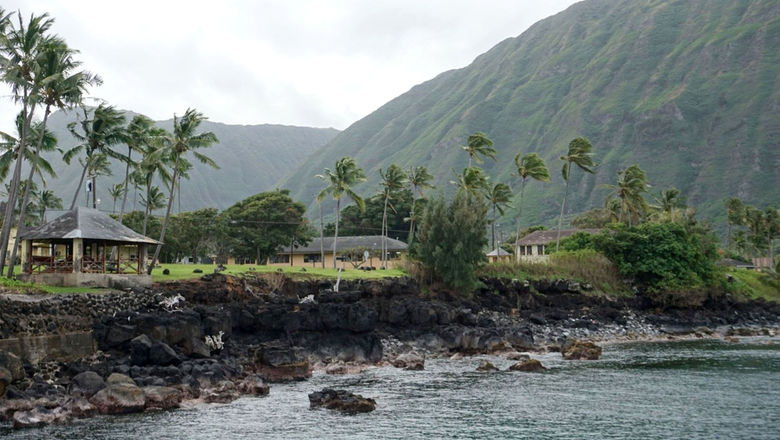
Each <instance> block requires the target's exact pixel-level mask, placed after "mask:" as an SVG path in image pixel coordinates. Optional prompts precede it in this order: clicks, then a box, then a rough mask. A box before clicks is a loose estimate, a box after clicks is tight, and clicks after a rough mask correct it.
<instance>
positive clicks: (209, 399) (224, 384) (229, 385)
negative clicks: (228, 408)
mask: <svg viewBox="0 0 780 440" xmlns="http://www.w3.org/2000/svg"><path fill="white" fill-rule="evenodd" d="M200 397H202V398H203V401H204V402H206V403H230V402H232V401H234V400H236V399H238V398H239V392H238V389H237V388H236V384H234V383H233V382H231V381H229V380H222V381H220V382H218V383H217V385H216V386H215V387H213V388H209V389H207V390H205V391H202V392H201V393H200Z"/></svg>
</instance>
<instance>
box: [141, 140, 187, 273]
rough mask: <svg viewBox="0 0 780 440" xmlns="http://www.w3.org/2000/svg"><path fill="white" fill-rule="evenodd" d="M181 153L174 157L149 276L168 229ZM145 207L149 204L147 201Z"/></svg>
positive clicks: (148, 271)
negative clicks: (171, 176) (166, 201)
mask: <svg viewBox="0 0 780 440" xmlns="http://www.w3.org/2000/svg"><path fill="white" fill-rule="evenodd" d="M180 154H181V153H179V154H177V155H176V161H175V162H174V164H173V178H172V179H171V193H170V197H168V208H167V209H166V210H165V220H163V224H162V231H160V244H158V245H157V248H156V249H155V250H154V257H152V264H151V265H150V266H149V269H148V270H147V272H146V273H148V274H149V275H151V274H152V269H154V265H155V264H156V263H157V257H159V256H160V249H162V244H163V242H164V241H165V230H166V229H167V228H168V218H169V217H170V216H171V206H172V205H173V192H174V191H175V190H176V179H178V178H179V156H180ZM146 204H147V205H148V204H149V202H148V201H147V203H146Z"/></svg>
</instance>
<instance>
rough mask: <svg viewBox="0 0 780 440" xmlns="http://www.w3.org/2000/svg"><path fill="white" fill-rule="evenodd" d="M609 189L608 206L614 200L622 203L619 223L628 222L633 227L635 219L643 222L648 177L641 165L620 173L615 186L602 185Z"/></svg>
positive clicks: (645, 210)
mask: <svg viewBox="0 0 780 440" xmlns="http://www.w3.org/2000/svg"><path fill="white" fill-rule="evenodd" d="M602 187H603V188H606V189H609V190H610V194H609V195H608V196H607V201H606V204H607V205H608V204H609V202H610V201H611V200H613V199H616V200H619V201H620V217H619V218H618V221H621V222H622V221H628V226H631V224H632V220H633V219H634V218H636V219H637V221H641V219H642V217H643V215H644V214H645V212H647V202H646V201H645V198H644V196H643V193H645V192H647V188H648V187H649V185H648V184H647V175H646V174H645V172H644V171H643V170H642V169H641V168H639V165H636V164H634V165H631V166H629V167H628V168H626V169H625V170H622V171H618V175H617V182H616V183H615V184H614V185H602Z"/></svg>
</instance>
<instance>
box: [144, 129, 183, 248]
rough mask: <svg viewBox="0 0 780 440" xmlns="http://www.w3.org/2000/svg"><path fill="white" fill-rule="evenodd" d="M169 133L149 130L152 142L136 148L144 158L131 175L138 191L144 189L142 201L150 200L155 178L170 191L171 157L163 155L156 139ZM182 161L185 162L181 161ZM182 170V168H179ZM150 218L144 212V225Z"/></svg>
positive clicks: (147, 213)
mask: <svg viewBox="0 0 780 440" xmlns="http://www.w3.org/2000/svg"><path fill="white" fill-rule="evenodd" d="M167 133H168V132H167V131H165V130H163V129H161V128H157V127H152V128H150V129H149V134H150V136H152V138H151V139H150V140H147V141H146V142H144V143H140V144H138V145H137V146H136V149H138V151H140V152H141V155H142V156H143V157H142V159H141V161H140V162H137V163H136V164H135V166H134V168H135V170H134V171H133V173H132V175H131V180H133V185H134V186H135V188H136V192H137V189H138V187H139V185H140V186H141V187H142V188H143V190H144V192H143V194H141V199H142V200H143V199H150V198H151V197H152V196H151V194H150V193H151V191H152V188H153V186H154V179H155V177H157V178H159V179H160V180H161V181H162V183H163V184H164V185H165V186H166V187H167V188H169V189H170V182H171V180H172V176H171V173H170V171H169V169H168V167H169V166H171V160H170V159H171V158H170V155H167V154H163V151H162V150H159V149H158V148H157V147H156V146H155V145H154V142H156V141H155V139H160V138H163V137H164V136H165V135H166V134H167ZM180 161H184V159H181V160H180ZM179 169H181V167H179ZM133 197H134V199H133V209H134V210H135V196H133ZM148 217H149V211H148V210H145V211H144V224H146V223H147V221H148ZM143 234H144V235H145V234H146V228H144V232H143Z"/></svg>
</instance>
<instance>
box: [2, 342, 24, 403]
mask: <svg viewBox="0 0 780 440" xmlns="http://www.w3.org/2000/svg"><path fill="white" fill-rule="evenodd" d="M0 367H2V368H5V369H7V370H8V371H9V372H10V373H11V377H12V378H13V380H12V382H16V381H18V380H22V379H24V378H25V373H24V365H23V364H22V360H21V359H19V357H18V356H16V355H15V354H13V353H11V352H8V351H0ZM0 395H2V393H0Z"/></svg>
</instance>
